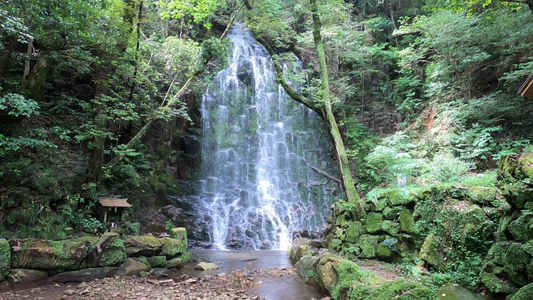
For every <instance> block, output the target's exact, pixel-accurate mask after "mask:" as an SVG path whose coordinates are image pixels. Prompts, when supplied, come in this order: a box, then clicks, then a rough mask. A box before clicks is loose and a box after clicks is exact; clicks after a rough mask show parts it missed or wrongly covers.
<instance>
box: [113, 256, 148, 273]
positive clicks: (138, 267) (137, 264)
mask: <svg viewBox="0 0 533 300" xmlns="http://www.w3.org/2000/svg"><path fill="white" fill-rule="evenodd" d="M143 271H144V272H148V271H150V266H149V265H147V264H145V263H143V262H141V261H140V260H138V259H135V258H128V259H126V261H125V262H124V263H123V264H122V265H120V267H119V268H118V270H117V272H116V275H118V276H139V275H140V274H141V272H143Z"/></svg>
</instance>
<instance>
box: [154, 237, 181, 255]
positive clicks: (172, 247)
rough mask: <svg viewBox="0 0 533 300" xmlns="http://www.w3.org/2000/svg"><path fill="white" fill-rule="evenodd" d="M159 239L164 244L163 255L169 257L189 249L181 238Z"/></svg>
mask: <svg viewBox="0 0 533 300" xmlns="http://www.w3.org/2000/svg"><path fill="white" fill-rule="evenodd" d="M159 241H160V242H161V244H163V248H162V250H161V255H164V256H166V257H167V258H169V259H170V258H173V257H175V256H176V255H179V254H182V253H185V252H186V251H187V244H184V243H183V241H182V240H180V239H175V238H168V237H165V238H162V239H159Z"/></svg>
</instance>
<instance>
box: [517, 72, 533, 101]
mask: <svg viewBox="0 0 533 300" xmlns="http://www.w3.org/2000/svg"><path fill="white" fill-rule="evenodd" d="M518 94H519V95H522V96H524V97H528V98H532V99H533V73H531V74H529V76H528V77H527V79H526V81H525V82H524V83H523V84H522V86H521V87H520V89H519V90H518Z"/></svg>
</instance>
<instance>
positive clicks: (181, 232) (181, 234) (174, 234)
mask: <svg viewBox="0 0 533 300" xmlns="http://www.w3.org/2000/svg"><path fill="white" fill-rule="evenodd" d="M170 237H171V238H173V239H178V240H180V241H182V242H183V243H185V245H187V229H185V228H184V227H178V228H172V229H171V230H170Z"/></svg>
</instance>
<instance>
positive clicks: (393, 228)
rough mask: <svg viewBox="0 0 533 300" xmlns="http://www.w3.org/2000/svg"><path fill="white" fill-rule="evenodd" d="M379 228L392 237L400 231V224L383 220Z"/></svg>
mask: <svg viewBox="0 0 533 300" xmlns="http://www.w3.org/2000/svg"><path fill="white" fill-rule="evenodd" d="M381 229H382V230H383V231H384V232H386V233H388V234H390V235H392V236H393V237H397V236H398V234H399V233H400V224H399V223H396V222H393V221H390V220H385V221H383V222H381Z"/></svg>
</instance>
